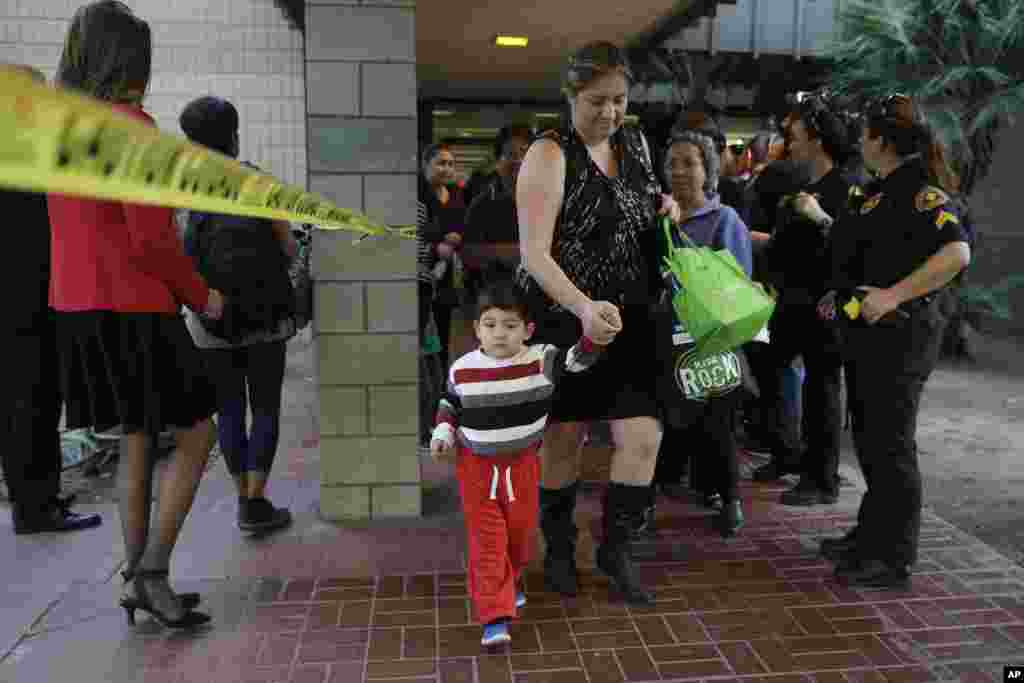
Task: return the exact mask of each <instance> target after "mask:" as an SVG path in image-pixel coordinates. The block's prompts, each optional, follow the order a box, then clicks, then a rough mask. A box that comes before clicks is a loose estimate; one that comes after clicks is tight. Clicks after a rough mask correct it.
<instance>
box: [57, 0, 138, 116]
mask: <svg viewBox="0 0 1024 683" xmlns="http://www.w3.org/2000/svg"><path fill="white" fill-rule="evenodd" d="M152 62H153V37H152V32H151V31H150V28H149V24H147V23H146V22H145V21H143V20H142V19H139V18H138V17H136V16H135V14H133V13H132V10H131V9H130V8H129V7H128V6H127V5H125V4H124V3H123V2H117V1H116V0H98V1H97V2H92V3H89V4H88V5H83V6H82V7H79V8H78V10H77V11H76V12H75V15H74V17H72V19H71V25H70V27H68V32H67V36H66V37H65V39H64V49H63V51H62V52H61V55H60V63H59V64H58V66H57V78H56V82H57V83H58V84H59V85H60V86H62V87H64V88H68V89H69V90H74V91H77V92H80V93H84V94H86V95H90V96H92V97H95V98H97V99H101V100H107V101H110V102H132V101H134V100H135V99H136V97H137V95H138V94H144V93H145V91H146V89H147V88H148V87H149V79H150V75H151V68H152Z"/></svg>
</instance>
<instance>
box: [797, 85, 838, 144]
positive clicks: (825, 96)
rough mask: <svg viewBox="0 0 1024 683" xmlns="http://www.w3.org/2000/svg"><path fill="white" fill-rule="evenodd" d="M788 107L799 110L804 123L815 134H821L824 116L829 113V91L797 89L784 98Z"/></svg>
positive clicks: (830, 109)
mask: <svg viewBox="0 0 1024 683" xmlns="http://www.w3.org/2000/svg"><path fill="white" fill-rule="evenodd" d="M786 99H787V100H788V101H789V104H790V107H791V108H793V109H795V110H797V111H799V112H800V117H801V118H802V119H803V120H804V123H806V124H809V126H810V127H811V128H812V129H813V131H814V133H815V134H816V135H817V136H819V137H820V136H821V135H822V132H823V129H824V123H825V116H826V115H827V114H829V113H831V111H832V108H831V105H830V100H831V97H830V93H829V92H828V91H827V90H821V91H816V92H807V91H804V90H800V91H797V92H795V93H793V94H792V95H790V96H788V97H787V98H786Z"/></svg>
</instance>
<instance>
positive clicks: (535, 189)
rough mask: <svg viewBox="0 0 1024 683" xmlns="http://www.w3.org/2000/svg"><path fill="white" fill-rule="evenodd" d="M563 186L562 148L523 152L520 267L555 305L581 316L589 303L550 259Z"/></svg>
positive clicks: (537, 146)
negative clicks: (524, 155) (524, 153)
mask: <svg viewBox="0 0 1024 683" xmlns="http://www.w3.org/2000/svg"><path fill="white" fill-rule="evenodd" d="M564 184H565V155H564V154H563V153H562V149H561V148H560V147H559V146H558V144H557V143H555V142H553V141H551V140H540V141H538V142H536V143H534V144H533V145H532V146H531V147H530V149H529V151H528V152H527V153H526V158H525V159H524V160H523V166H522V168H521V169H520V171H519V178H518V180H517V181H516V210H517V212H518V214H519V251H520V255H521V257H522V264H523V266H524V267H525V268H526V270H527V271H528V272H529V273H530V275H532V276H533V278H534V279H535V280H536V281H537V284H538V285H540V287H541V289H543V290H544V292H545V293H546V294H547V295H548V296H549V297H551V298H552V299H553V300H554V301H555V302H557V303H559V304H561V305H562V306H564V307H565V308H566V309H568V310H569V311H572V312H573V313H574V314H576V315H577V316H581V315H582V313H583V310H584V308H585V307H586V305H587V304H588V303H590V300H589V299H588V298H587V296H586V295H585V294H584V293H583V292H581V291H580V290H579V289H578V288H577V287H576V286H575V285H574V284H573V283H572V281H570V280H569V278H568V277H567V276H566V274H565V271H563V270H562V268H561V267H560V266H559V265H558V264H557V263H556V262H555V259H554V258H552V257H551V244H552V241H553V239H554V236H555V223H556V221H557V220H558V212H559V210H560V209H561V206H562V194H563V189H562V188H563V186H564Z"/></svg>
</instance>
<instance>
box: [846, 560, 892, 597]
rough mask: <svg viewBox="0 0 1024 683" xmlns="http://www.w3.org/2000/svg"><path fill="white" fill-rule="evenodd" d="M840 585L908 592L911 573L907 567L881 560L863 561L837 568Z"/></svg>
mask: <svg viewBox="0 0 1024 683" xmlns="http://www.w3.org/2000/svg"><path fill="white" fill-rule="evenodd" d="M835 576H836V579H837V580H838V581H839V583H841V584H843V585H846V586H850V587H856V588H889V589H902V590H906V589H907V588H908V587H909V586H910V572H909V571H907V568H906V566H900V565H892V564H887V563H885V562H881V561H879V560H861V561H853V562H849V563H846V564H844V565H842V566H840V567H837V568H836V573H835Z"/></svg>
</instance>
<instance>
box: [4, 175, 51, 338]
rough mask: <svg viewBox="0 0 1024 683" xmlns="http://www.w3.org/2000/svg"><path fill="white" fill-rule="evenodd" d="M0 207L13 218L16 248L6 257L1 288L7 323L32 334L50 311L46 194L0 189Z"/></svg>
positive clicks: (12, 329)
mask: <svg viewBox="0 0 1024 683" xmlns="http://www.w3.org/2000/svg"><path fill="white" fill-rule="evenodd" d="M0 207H2V209H0V210H2V211H3V212H4V214H6V215H7V216H10V217H11V218H12V219H13V220H11V222H10V223H9V225H11V227H12V228H14V234H15V241H14V243H15V244H17V245H18V250H17V252H15V253H13V254H11V255H10V256H9V257H8V258H7V259H6V263H5V264H4V267H3V268H2V269H0V270H2V271H3V276H2V277H3V278H4V281H3V282H4V285H3V291H5V292H8V294H9V296H8V298H7V304H6V313H7V315H6V319H7V325H8V326H9V327H8V329H10V330H11V331H12V332H14V333H16V334H18V333H22V334H26V333H27V334H31V333H33V332H34V331H36V330H38V329H39V325H40V324H42V323H43V322H45V321H46V320H47V319H48V318H49V316H50V315H51V312H50V307H49V299H50V216H49V214H48V213H47V207H46V195H45V194H37V193H30V192H17V191H13V190H6V189H4V190H0Z"/></svg>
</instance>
